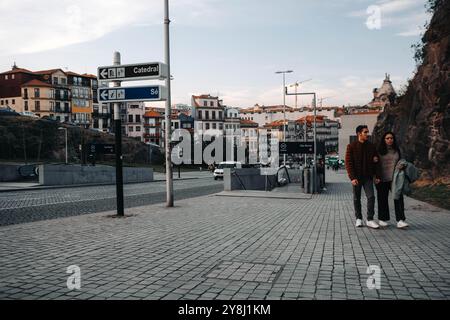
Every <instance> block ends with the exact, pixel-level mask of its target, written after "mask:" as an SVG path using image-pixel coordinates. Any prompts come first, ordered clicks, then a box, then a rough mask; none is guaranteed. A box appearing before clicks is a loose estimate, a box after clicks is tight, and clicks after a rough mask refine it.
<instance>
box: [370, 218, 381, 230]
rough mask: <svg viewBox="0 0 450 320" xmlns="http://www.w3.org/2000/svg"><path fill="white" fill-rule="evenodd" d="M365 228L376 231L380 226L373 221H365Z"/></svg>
mask: <svg viewBox="0 0 450 320" xmlns="http://www.w3.org/2000/svg"><path fill="white" fill-rule="evenodd" d="M367 226H368V227H369V228H373V229H378V228H379V227H380V226H379V225H378V223H376V222H375V221H373V220H370V221H367Z"/></svg>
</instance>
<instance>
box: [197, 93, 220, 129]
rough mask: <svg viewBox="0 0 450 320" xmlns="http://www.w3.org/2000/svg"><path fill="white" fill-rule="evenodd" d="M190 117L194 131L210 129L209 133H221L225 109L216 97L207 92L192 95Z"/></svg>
mask: <svg viewBox="0 0 450 320" xmlns="http://www.w3.org/2000/svg"><path fill="white" fill-rule="evenodd" d="M192 117H193V118H194V121H195V131H196V133H198V134H203V133H204V131H206V130H211V131H209V133H211V134H217V135H219V134H223V129H224V119H225V110H224V107H223V105H222V100H219V98H218V97H213V96H211V95H209V94H204V95H200V96H192Z"/></svg>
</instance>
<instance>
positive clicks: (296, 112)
mask: <svg viewBox="0 0 450 320" xmlns="http://www.w3.org/2000/svg"><path fill="white" fill-rule="evenodd" d="M285 110H286V120H291V121H296V120H298V119H299V118H302V117H306V116H313V115H314V108H312V107H302V108H297V109H296V108H292V107H289V106H286V108H285ZM340 113H343V109H342V108H341V107H316V114H317V115H321V116H326V117H327V118H328V119H330V120H337V121H339V115H340ZM239 116H240V117H241V119H244V120H250V121H254V122H256V123H258V125H259V126H264V125H265V124H267V123H272V122H274V121H280V120H284V108H283V106H282V105H279V106H259V105H255V106H254V107H253V108H248V109H241V110H240V112H239Z"/></svg>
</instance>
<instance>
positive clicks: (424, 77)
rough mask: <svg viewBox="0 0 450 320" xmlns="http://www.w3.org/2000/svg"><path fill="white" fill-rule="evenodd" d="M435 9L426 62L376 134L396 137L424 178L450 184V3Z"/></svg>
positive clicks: (426, 43)
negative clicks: (389, 132) (389, 131)
mask: <svg viewBox="0 0 450 320" xmlns="http://www.w3.org/2000/svg"><path fill="white" fill-rule="evenodd" d="M431 3H432V4H433V5H434V6H435V10H434V14H433V17H432V19H431V21H430V24H429V27H428V30H427V31H426V33H425V34H424V36H423V38H422V42H423V44H424V47H423V51H422V55H423V62H422V64H421V65H420V66H419V67H418V69H417V72H416V74H415V76H414V78H413V79H412V80H411V81H410V83H409V85H408V88H407V90H406V93H405V94H404V95H403V96H401V97H399V99H398V102H397V103H395V104H393V105H392V106H390V107H388V108H386V109H385V111H384V112H383V113H382V114H380V116H379V118H378V123H377V125H376V127H375V130H374V134H375V136H376V138H377V140H378V141H379V139H380V138H381V136H382V135H383V133H384V132H386V131H388V130H391V131H393V132H394V133H395V135H396V137H397V140H398V142H399V146H400V148H401V151H402V153H403V156H404V157H405V158H406V159H407V160H409V161H413V162H414V163H415V165H416V166H417V167H418V168H420V169H421V171H422V177H421V178H422V179H425V180H437V179H439V180H444V183H449V181H450V150H449V144H450V0H442V1H436V0H435V1H431Z"/></svg>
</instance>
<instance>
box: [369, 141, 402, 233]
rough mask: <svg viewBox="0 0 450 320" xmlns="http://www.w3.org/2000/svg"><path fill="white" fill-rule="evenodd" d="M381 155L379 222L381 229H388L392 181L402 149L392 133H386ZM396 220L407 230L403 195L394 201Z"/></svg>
mask: <svg viewBox="0 0 450 320" xmlns="http://www.w3.org/2000/svg"><path fill="white" fill-rule="evenodd" d="M378 153H379V155H380V162H379V166H380V174H381V182H380V183H379V184H377V185H376V188H377V200H378V220H379V224H380V226H381V227H387V226H388V225H389V223H388V221H389V220H390V215H389V190H391V189H392V180H393V178H394V171H395V168H396V166H397V163H398V161H399V160H400V158H401V153H400V149H399V147H398V145H397V141H396V140H395V135H394V133H392V132H386V133H385V134H384V135H383V138H382V139H381V141H380V144H379V146H378ZM404 169H405V167H404V166H399V167H398V170H404ZM394 207H395V218H396V220H397V227H398V228H406V227H407V226H408V224H407V223H406V222H405V219H406V218H405V204H404V202H403V194H400V196H399V198H398V199H397V200H395V199H394Z"/></svg>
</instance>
